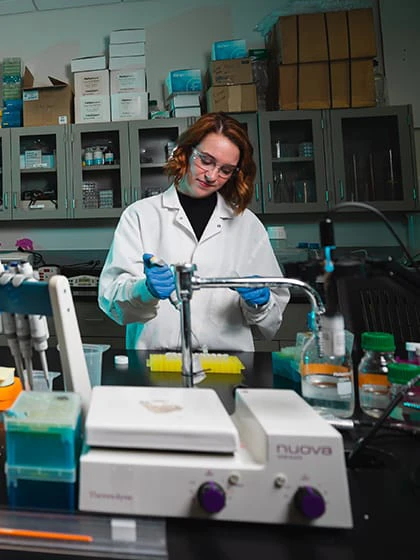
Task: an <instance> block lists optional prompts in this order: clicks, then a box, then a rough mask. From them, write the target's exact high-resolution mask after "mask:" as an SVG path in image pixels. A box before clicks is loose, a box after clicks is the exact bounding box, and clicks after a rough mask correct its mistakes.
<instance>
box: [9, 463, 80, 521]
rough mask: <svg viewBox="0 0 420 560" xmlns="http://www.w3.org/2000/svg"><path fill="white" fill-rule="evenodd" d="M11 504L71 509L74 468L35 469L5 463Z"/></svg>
mask: <svg viewBox="0 0 420 560" xmlns="http://www.w3.org/2000/svg"><path fill="white" fill-rule="evenodd" d="M5 470H6V481H7V497H8V502H9V506H10V507H12V508H26V509H49V510H63V511H75V509H76V469H75V468H74V469H62V470H56V469H36V468H32V467H20V466H10V465H8V464H6V469H5Z"/></svg>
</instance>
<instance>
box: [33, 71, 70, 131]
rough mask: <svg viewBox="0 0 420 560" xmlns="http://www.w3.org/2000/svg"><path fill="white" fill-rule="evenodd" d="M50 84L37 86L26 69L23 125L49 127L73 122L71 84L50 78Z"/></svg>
mask: <svg viewBox="0 0 420 560" xmlns="http://www.w3.org/2000/svg"><path fill="white" fill-rule="evenodd" d="M48 79H49V81H50V83H49V84H40V85H35V81H34V77H33V75H32V74H31V72H30V71H29V70H28V69H26V70H25V76H24V78H23V125H24V126H48V125H57V124H70V123H72V122H73V91H72V89H71V87H70V85H69V84H66V83H65V82H62V81H61V80H57V78H53V77H52V76H49V78H48Z"/></svg>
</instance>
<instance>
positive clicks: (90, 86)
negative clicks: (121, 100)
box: [74, 70, 109, 97]
mask: <svg viewBox="0 0 420 560" xmlns="http://www.w3.org/2000/svg"><path fill="white" fill-rule="evenodd" d="M74 93H75V95H76V96H77V97H81V96H82V95H109V70H93V71H92V72H77V73H76V74H75V75H74Z"/></svg>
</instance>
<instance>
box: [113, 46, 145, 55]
mask: <svg viewBox="0 0 420 560" xmlns="http://www.w3.org/2000/svg"><path fill="white" fill-rule="evenodd" d="M145 45H146V43H114V44H113V43H111V44H110V45H109V56H110V57H114V56H139V55H143V54H145Z"/></svg>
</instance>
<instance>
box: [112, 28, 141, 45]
mask: <svg viewBox="0 0 420 560" xmlns="http://www.w3.org/2000/svg"><path fill="white" fill-rule="evenodd" d="M145 41H146V30H145V29H144V28H142V27H136V28H133V29H115V30H114V31H111V35H110V43H111V44H113V43H144V42H145Z"/></svg>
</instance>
